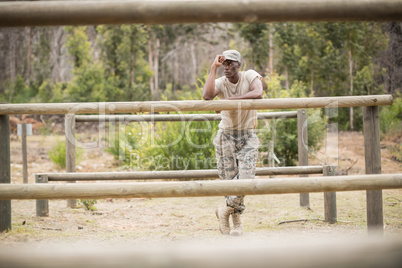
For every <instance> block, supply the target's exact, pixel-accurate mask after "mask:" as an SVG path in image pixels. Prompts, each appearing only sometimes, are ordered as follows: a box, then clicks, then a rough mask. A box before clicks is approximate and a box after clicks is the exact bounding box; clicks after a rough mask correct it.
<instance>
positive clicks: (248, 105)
mask: <svg viewBox="0 0 402 268" xmlns="http://www.w3.org/2000/svg"><path fill="white" fill-rule="evenodd" d="M391 104H392V95H367V96H342V97H316V98H283V99H261V100H214V101H201V100H193V101H144V102H83V103H20V104H0V115H1V114H69V113H70V114H88V113H96V114H104V113H106V114H109V113H134V112H136V113H142V112H151V113H153V112H185V111H222V110H268V109H303V108H328V107H338V108H340V107H358V106H381V105H391Z"/></svg>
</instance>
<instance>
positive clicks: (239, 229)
mask: <svg viewBox="0 0 402 268" xmlns="http://www.w3.org/2000/svg"><path fill="white" fill-rule="evenodd" d="M232 221H233V229H232V230H231V231H230V235H231V236H241V235H243V225H242V224H241V220H240V214H239V213H233V214H232Z"/></svg>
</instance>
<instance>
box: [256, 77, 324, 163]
mask: <svg viewBox="0 0 402 268" xmlns="http://www.w3.org/2000/svg"><path fill="white" fill-rule="evenodd" d="M283 79H284V77H283V76H278V75H277V74H272V75H271V76H270V77H269V78H267V79H266V83H267V86H268V88H269V94H270V97H271V98H304V97H307V95H306V92H307V89H306V86H305V84H304V83H303V82H300V81H294V83H293V84H292V87H291V89H290V90H289V91H288V90H286V89H282V88H281V87H280V81H281V80H283ZM265 95H266V96H265V97H264V98H267V94H265ZM310 96H311V95H310ZM307 114H308V122H307V132H308V149H309V152H310V153H314V152H315V151H317V150H318V149H319V148H320V146H321V144H320V142H321V140H322V138H323V137H324V130H325V125H326V121H325V119H324V118H322V116H321V111H320V110H319V109H308V110H307ZM263 124H264V123H263V122H260V123H259V128H261V129H263V130H264V131H262V132H261V133H260V134H259V138H260V140H261V144H262V146H261V148H260V151H267V150H268V142H269V141H271V140H273V141H274V144H275V149H274V152H275V155H276V156H277V157H278V159H279V160H280V161H281V164H280V165H284V166H293V165H295V164H296V161H297V158H298V139H297V120H296V119H280V118H279V119H275V120H271V122H270V123H269V125H265V126H264V125H263Z"/></svg>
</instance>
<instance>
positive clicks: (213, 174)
mask: <svg viewBox="0 0 402 268" xmlns="http://www.w3.org/2000/svg"><path fill="white" fill-rule="evenodd" d="M320 173H321V174H322V173H323V166H306V167H276V168H257V169H256V176H264V175H297V174H320ZM37 175H46V176H47V177H48V180H49V181H101V180H162V179H211V178H215V179H217V178H219V176H218V170H216V169H199V170H167V171H131V172H75V173H40V174H37Z"/></svg>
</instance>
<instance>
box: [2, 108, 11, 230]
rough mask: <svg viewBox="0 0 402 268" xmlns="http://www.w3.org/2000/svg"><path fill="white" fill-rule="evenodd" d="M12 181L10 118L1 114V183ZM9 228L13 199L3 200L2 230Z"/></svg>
mask: <svg viewBox="0 0 402 268" xmlns="http://www.w3.org/2000/svg"><path fill="white" fill-rule="evenodd" d="M10 182H11V170H10V118H9V116H8V115H0V184H3V183H5V184H9V183H10ZM7 230H11V200H1V201H0V232H3V231H7Z"/></svg>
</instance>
